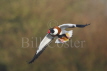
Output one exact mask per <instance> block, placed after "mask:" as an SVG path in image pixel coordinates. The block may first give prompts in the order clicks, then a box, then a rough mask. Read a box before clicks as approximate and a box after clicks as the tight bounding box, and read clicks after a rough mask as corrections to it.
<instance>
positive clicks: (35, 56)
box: [29, 46, 47, 64]
mask: <svg viewBox="0 0 107 71" xmlns="http://www.w3.org/2000/svg"><path fill="white" fill-rule="evenodd" d="M46 47H47V46H45V47H44V48H43V49H42V50H41V51H40V52H39V53H38V54H36V53H35V55H34V57H33V59H32V60H31V61H29V64H30V63H32V62H34V61H35V60H36V59H37V58H38V57H39V56H40V55H41V54H42V52H43V51H44V50H45V48H46Z"/></svg>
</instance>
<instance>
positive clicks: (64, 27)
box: [58, 24, 76, 29]
mask: <svg viewBox="0 0 107 71" xmlns="http://www.w3.org/2000/svg"><path fill="white" fill-rule="evenodd" d="M58 27H60V28H61V29H66V28H74V27H76V24H62V25H59V26H58Z"/></svg>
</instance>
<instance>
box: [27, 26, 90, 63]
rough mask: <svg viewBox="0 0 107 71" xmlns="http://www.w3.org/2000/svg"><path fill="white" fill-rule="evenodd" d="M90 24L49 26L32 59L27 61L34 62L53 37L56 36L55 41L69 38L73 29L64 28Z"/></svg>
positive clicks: (63, 40) (59, 41)
mask: <svg viewBox="0 0 107 71" xmlns="http://www.w3.org/2000/svg"><path fill="white" fill-rule="evenodd" d="M88 25H90V24H85V25H78V24H62V25H59V26H55V27H53V28H50V29H49V30H48V32H47V34H46V36H45V37H44V38H43V40H42V41H41V43H40V45H39V47H38V49H37V51H36V53H35V55H34V57H33V59H32V60H31V61H30V62H29V64H30V63H32V62H34V61H35V60H36V59H37V58H38V56H39V55H40V54H41V53H42V52H43V51H44V50H45V48H46V47H47V46H48V45H49V43H50V42H51V41H52V40H53V39H54V38H55V37H57V39H56V41H55V43H65V42H67V41H69V39H70V38H71V37H72V35H73V31H72V30H70V31H66V30H65V29H66V28H75V27H80V28H83V27H85V26H88Z"/></svg>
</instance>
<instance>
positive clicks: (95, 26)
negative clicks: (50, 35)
mask: <svg viewBox="0 0 107 71" xmlns="http://www.w3.org/2000/svg"><path fill="white" fill-rule="evenodd" d="M50 21H51V22H50ZM63 23H75V24H86V23H91V25H90V26H88V27H85V28H83V29H81V28H73V30H74V35H73V38H72V40H73V42H74V41H76V40H85V43H84V47H83V48H81V47H78V48H76V47H72V48H70V47H64V46H63V47H61V48H59V47H57V46H55V47H54V48H49V47H47V48H46V50H45V51H44V52H43V54H42V55H41V56H40V57H39V58H38V59H37V60H36V61H35V62H34V63H32V64H27V62H26V61H29V60H31V59H32V57H33V55H34V53H35V51H36V49H37V48H35V47H36V46H37V45H36V41H35V38H34V39H32V37H37V38H38V40H39V38H40V37H42V38H43V37H44V36H45V35H46V32H47V30H48V29H49V27H50V26H49V25H50V24H51V26H55V25H56V24H58V25H60V24H63ZM106 27H107V0H0V71H107V31H106V30H107V28H106ZM71 29H72V28H71ZM23 37H26V38H28V39H29V43H30V45H29V47H27V44H26V45H24V47H22V38H23ZM26 40H27V39H26ZM31 41H33V45H34V47H32V45H31V44H32V43H31ZM37 42H38V45H39V42H40V41H37ZM35 45H36V46H35ZM54 45H56V44H55V43H54V42H52V44H50V46H54Z"/></svg>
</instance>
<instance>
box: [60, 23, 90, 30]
mask: <svg viewBox="0 0 107 71" xmlns="http://www.w3.org/2000/svg"><path fill="white" fill-rule="evenodd" d="M88 25H90V24H85V25H79V24H62V25H59V26H58V27H60V28H61V29H62V30H64V29H66V28H74V27H79V28H83V27H85V26H88Z"/></svg>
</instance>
